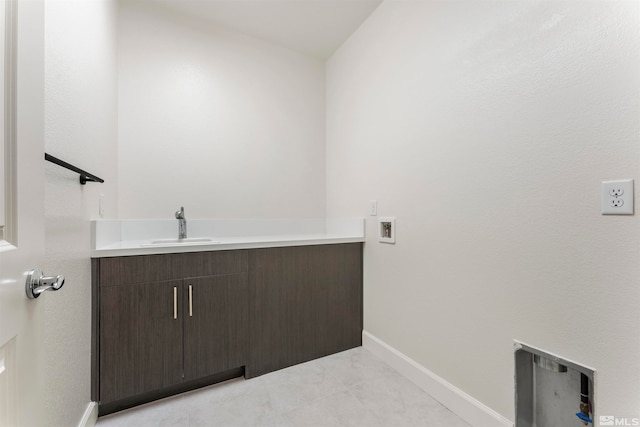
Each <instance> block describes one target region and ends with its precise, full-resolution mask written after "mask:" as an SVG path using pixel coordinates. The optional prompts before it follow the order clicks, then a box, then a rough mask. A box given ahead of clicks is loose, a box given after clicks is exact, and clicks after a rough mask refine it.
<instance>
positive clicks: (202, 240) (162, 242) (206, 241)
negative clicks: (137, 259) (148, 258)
mask: <svg viewBox="0 0 640 427" xmlns="http://www.w3.org/2000/svg"><path fill="white" fill-rule="evenodd" d="M215 243H220V242H219V241H215V240H213V239H210V238H208V237H191V238H187V239H159V240H152V241H151V242H149V243H143V244H142V245H140V246H178V245H210V244H215Z"/></svg>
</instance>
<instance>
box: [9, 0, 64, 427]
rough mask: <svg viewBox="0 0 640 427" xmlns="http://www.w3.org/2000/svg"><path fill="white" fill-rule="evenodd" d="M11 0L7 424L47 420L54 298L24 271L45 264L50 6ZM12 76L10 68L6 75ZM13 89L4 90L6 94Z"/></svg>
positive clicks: (31, 0)
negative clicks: (30, 284)
mask: <svg viewBox="0 0 640 427" xmlns="http://www.w3.org/2000/svg"><path fill="white" fill-rule="evenodd" d="M9 1H10V2H11V4H12V5H13V6H14V7H15V8H16V9H17V12H16V16H17V18H16V26H15V33H14V35H15V36H17V37H16V38H15V40H16V42H15V53H16V59H15V62H14V63H15V68H14V69H15V70H16V72H15V83H14V87H15V92H14V93H15V99H16V103H15V106H14V107H13V111H14V112H15V118H14V119H13V123H14V125H13V130H14V131H15V136H14V137H13V138H14V142H13V143H11V141H10V140H11V137H9V138H8V139H9V140H7V138H2V140H1V141H2V142H0V147H2V148H3V152H4V153H5V157H7V156H6V154H7V153H9V155H8V159H5V160H6V161H5V164H4V166H5V167H4V171H3V174H2V176H1V177H0V184H1V185H2V186H3V188H4V191H3V192H0V194H2V197H3V203H0V206H2V205H3V204H4V211H5V215H4V218H3V223H4V224H0V226H2V227H1V228H2V229H3V230H2V234H4V238H3V239H0V426H2V427H5V426H13V425H19V426H29V427H31V426H34V427H36V426H45V425H47V423H46V414H44V410H43V409H42V408H43V405H42V402H44V399H43V396H40V393H41V391H40V390H42V389H43V387H42V385H41V381H42V378H43V377H42V375H41V373H42V372H43V371H44V370H45V369H47V355H46V354H42V353H43V351H42V344H41V343H42V342H43V336H44V334H45V333H46V325H44V324H43V323H44V322H43V315H44V313H43V307H44V304H43V300H44V299H46V298H47V297H51V296H52V295H50V294H49V293H48V292H47V293H45V294H44V295H42V296H41V297H40V298H38V299H27V297H26V293H25V273H26V272H27V271H28V270H30V269H32V268H42V264H43V262H44V160H43V156H44V113H43V111H44V98H43V97H44V3H43V0H20V1H18V0H1V1H0V4H1V5H2V6H4V4H5V3H6V2H9ZM9 50H11V49H9ZM0 53H1V52H0ZM2 56H3V55H2ZM3 69H6V68H5V67H3ZM6 75H7V73H6V72H4V71H3V72H2V76H3V77H2V79H3V80H4V78H5V77H6ZM0 83H1V82H0ZM10 94H11V90H9V93H7V91H5V93H4V97H5V98H6V97H7V96H10ZM5 105H6V104H5ZM4 110H5V114H4V115H3V117H4V118H7V117H8V120H3V125H4V127H5V128H6V127H9V128H11V122H12V119H11V110H12V107H11V106H9V108H8V111H9V113H7V108H4ZM5 135H6V133H5ZM7 147H9V148H7ZM47 273H49V272H47Z"/></svg>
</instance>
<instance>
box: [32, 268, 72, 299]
mask: <svg viewBox="0 0 640 427" xmlns="http://www.w3.org/2000/svg"><path fill="white" fill-rule="evenodd" d="M62 285H64V276H45V275H44V273H43V272H42V270H40V269H38V268H34V269H33V270H30V271H29V272H28V273H27V283H26V284H25V290H26V291H27V298H29V299H34V298H38V297H39V296H40V294H41V293H43V292H44V291H57V290H58V289H60V288H61V287H62Z"/></svg>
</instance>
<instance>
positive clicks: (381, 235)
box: [378, 217, 396, 243]
mask: <svg viewBox="0 0 640 427" xmlns="http://www.w3.org/2000/svg"><path fill="white" fill-rule="evenodd" d="M378 241H379V242H382V243H395V242H396V219H395V218H392V217H386V218H378Z"/></svg>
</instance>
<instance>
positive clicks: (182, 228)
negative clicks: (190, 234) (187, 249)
mask: <svg viewBox="0 0 640 427" xmlns="http://www.w3.org/2000/svg"><path fill="white" fill-rule="evenodd" d="M176 219H177V220H178V239H186V238H187V220H186V219H185V217H184V206H180V210H179V211H177V212H176Z"/></svg>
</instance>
